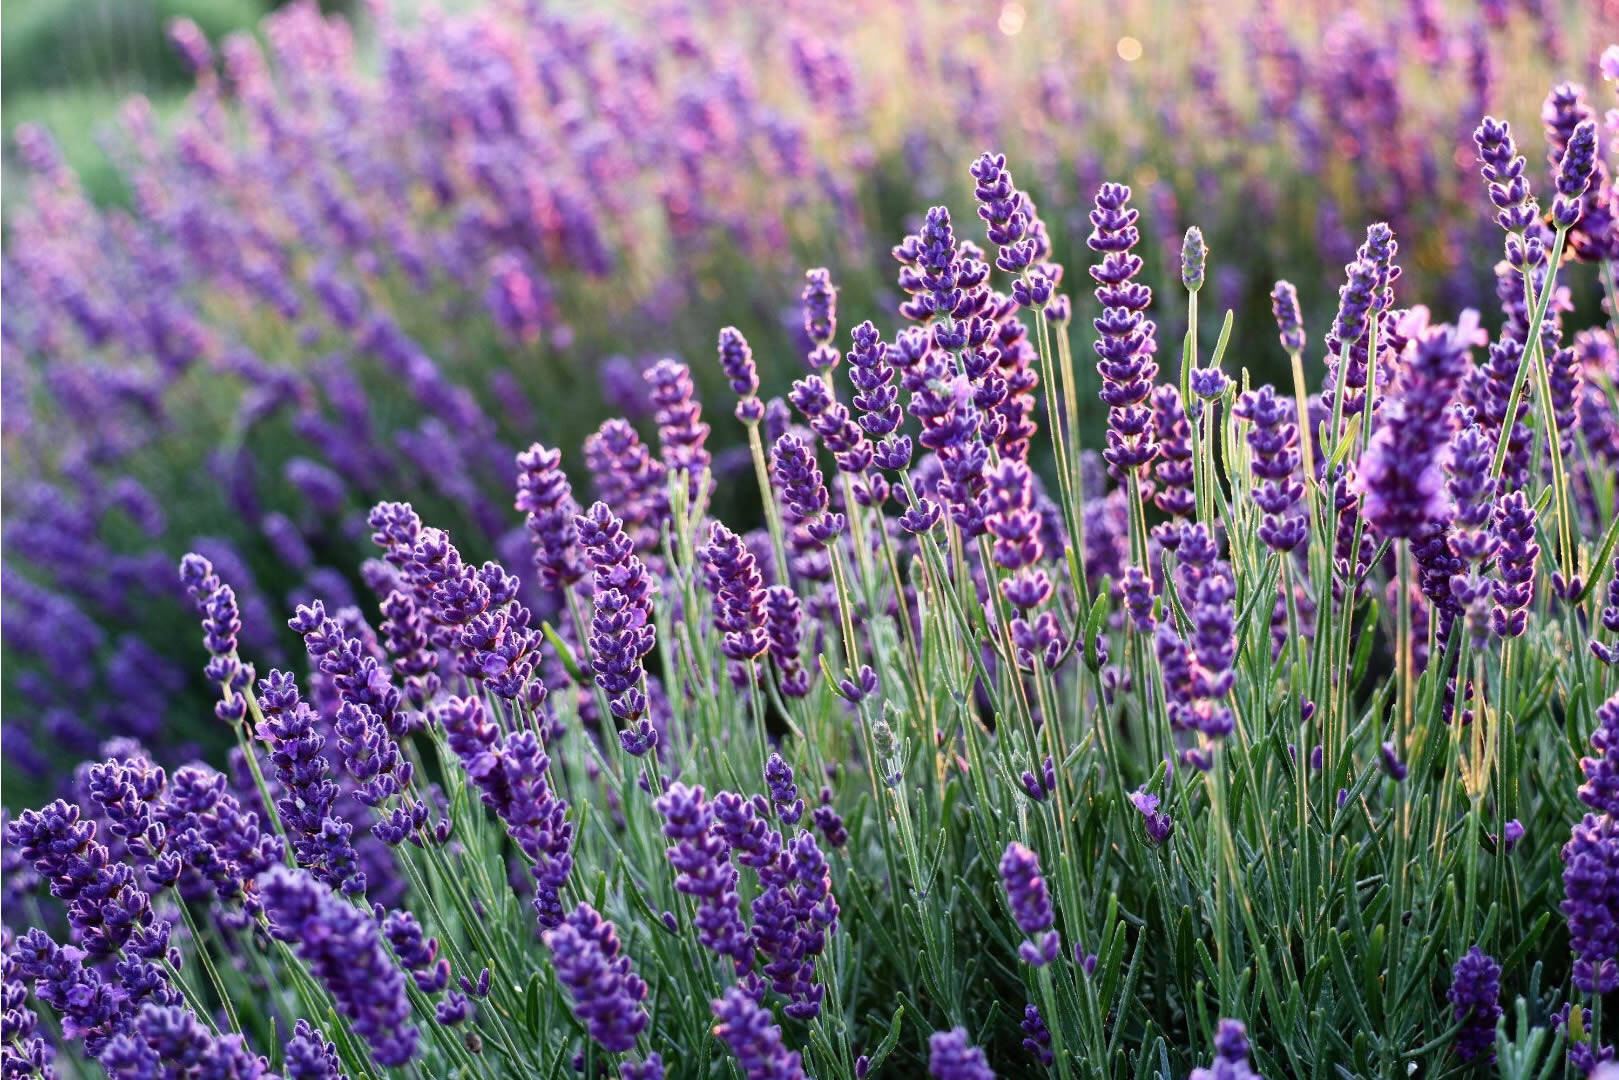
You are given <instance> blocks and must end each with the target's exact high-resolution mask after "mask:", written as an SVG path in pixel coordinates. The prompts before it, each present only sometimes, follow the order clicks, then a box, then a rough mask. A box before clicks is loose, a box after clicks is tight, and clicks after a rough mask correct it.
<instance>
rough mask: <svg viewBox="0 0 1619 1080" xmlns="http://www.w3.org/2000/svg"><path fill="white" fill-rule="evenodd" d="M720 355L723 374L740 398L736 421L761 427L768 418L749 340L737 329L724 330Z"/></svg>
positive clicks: (722, 329)
mask: <svg viewBox="0 0 1619 1080" xmlns="http://www.w3.org/2000/svg"><path fill="white" fill-rule="evenodd" d="M719 354H720V370H722V371H724V372H725V377H726V378H727V379H728V380H730V383H731V390H732V391H733V392H734V393H735V394H736V395H737V398H738V400H737V403H736V418H737V419H738V420H740V421H742V422H743V423H744V424H756V423H758V422H759V420H760V419H761V418H763V416H764V414H765V407H764V403H763V402H761V401H760V400H759V369H758V367H757V366H756V365H755V364H754V362H753V350H752V349H751V348H749V347H748V339H747V338H745V337H743V336H742V331H740V330H738V329H737V328H736V327H734V326H726V327H722V328H721V329H720V341H719Z"/></svg>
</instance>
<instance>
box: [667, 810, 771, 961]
mask: <svg viewBox="0 0 1619 1080" xmlns="http://www.w3.org/2000/svg"><path fill="white" fill-rule="evenodd" d="M657 808H658V813H659V814H661V815H663V822H664V824H663V835H664V836H665V837H666V838H667V839H669V840H670V841H673V843H672V844H671V845H670V847H669V848H668V849H667V854H668V856H669V864H670V865H671V866H673V867H674V868H675V872H676V873H675V888H676V889H677V890H679V891H680V892H683V893H685V894H686V895H687V896H690V897H693V898H695V899H696V901H697V942H698V944H700V945H702V946H703V947H704V948H707V949H712V950H713V951H714V952H716V953H718V954H720V955H721V956H725V957H729V958H730V959H731V962H732V964H733V965H734V966H735V968H736V974H737V975H738V976H739V977H740V976H742V975H745V974H747V972H748V970H749V969H750V968H752V967H753V942H752V941H751V940H750V939H749V937H748V930H747V927H746V926H744V925H743V923H742V910H741V900H740V899H738V897H737V893H736V884H737V877H738V875H737V871H736V867H734V866H732V865H731V862H730V860H729V859H728V858H727V852H728V848H727V845H726V843H725V840H724V838H723V837H722V836H721V834H720V832H719V830H717V829H716V828H715V827H714V808H713V806H712V804H710V803H708V802H705V801H704V800H703V789H702V788H701V787H695V788H689V787H687V786H686V785H685V784H682V783H680V782H679V781H676V782H675V783H674V784H672V785H670V787H669V790H668V791H667V792H666V793H664V794H663V795H662V796H661V797H660V798H659V799H658V800H657Z"/></svg>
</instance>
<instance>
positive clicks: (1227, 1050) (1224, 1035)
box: [1187, 1020, 1261, 1080]
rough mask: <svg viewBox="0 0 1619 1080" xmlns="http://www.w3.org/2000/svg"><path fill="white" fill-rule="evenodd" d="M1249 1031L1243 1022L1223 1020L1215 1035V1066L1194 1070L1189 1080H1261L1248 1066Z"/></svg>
mask: <svg viewBox="0 0 1619 1080" xmlns="http://www.w3.org/2000/svg"><path fill="white" fill-rule="evenodd" d="M1248 1052H1249V1049H1248V1029H1247V1028H1246V1027H1245V1026H1244V1025H1243V1023H1242V1021H1241V1020H1221V1021H1220V1024H1219V1027H1218V1028H1216V1030H1215V1033H1214V1065H1213V1066H1212V1067H1210V1068H1206V1069H1204V1068H1197V1069H1193V1070H1192V1072H1191V1075H1190V1076H1189V1077H1187V1080H1261V1078H1260V1076H1259V1074H1258V1073H1256V1072H1254V1070H1253V1068H1252V1067H1251V1066H1250V1065H1249V1064H1248Z"/></svg>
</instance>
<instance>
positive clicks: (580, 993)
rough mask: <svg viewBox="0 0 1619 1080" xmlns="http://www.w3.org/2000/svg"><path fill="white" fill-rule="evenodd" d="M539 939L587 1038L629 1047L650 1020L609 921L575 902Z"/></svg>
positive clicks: (615, 1048)
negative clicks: (563, 917) (553, 926)
mask: <svg viewBox="0 0 1619 1080" xmlns="http://www.w3.org/2000/svg"><path fill="white" fill-rule="evenodd" d="M544 938H545V944H546V946H547V947H548V948H549V949H550V950H551V962H552V964H553V965H554V966H555V968H556V973H557V981H558V982H560V983H561V984H562V985H563V986H565V987H567V988H568V996H569V997H570V998H572V999H573V1014H574V1016H576V1017H578V1018H579V1021H580V1023H582V1024H584V1025H585V1029H586V1030H587V1031H589V1032H590V1037H591V1038H593V1039H595V1040H596V1041H597V1042H598V1043H600V1044H601V1045H602V1046H603V1047H604V1048H606V1049H607V1050H609V1051H611V1052H613V1053H622V1052H624V1051H626V1050H633V1049H634V1048H635V1040H636V1037H637V1036H639V1035H640V1034H641V1032H643V1031H645V1030H646V1026H647V1024H648V1023H649V1022H650V1018H649V1017H648V1016H647V1012H646V1006H645V1005H644V1004H643V1002H644V1001H645V1000H646V990H647V987H646V983H645V982H643V981H642V980H641V978H640V976H638V975H636V974H635V972H634V971H632V970H631V968H630V958H629V957H628V956H625V955H623V951H622V948H621V946H620V945H619V942H618V931H617V930H615V929H614V928H613V924H612V923H610V922H608V921H607V920H606V919H604V918H602V917H601V915H600V914H599V913H598V912H597V911H596V909H595V908H593V907H591V906H590V905H589V904H580V905H579V906H578V907H576V908H574V909H573V911H572V912H571V913H570V914H569V915H568V917H567V918H566V919H564V920H563V921H562V923H561V925H559V926H557V927H555V928H553V929H551V930H547V931H546V932H545V935H544Z"/></svg>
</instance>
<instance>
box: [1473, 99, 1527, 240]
mask: <svg viewBox="0 0 1619 1080" xmlns="http://www.w3.org/2000/svg"><path fill="white" fill-rule="evenodd" d="M1473 144H1474V145H1475V146H1477V147H1478V159H1479V162H1480V163H1481V164H1482V165H1483V168H1482V170H1481V171H1482V173H1483V174H1484V183H1485V189H1486V191H1487V192H1488V193H1489V196H1490V202H1491V203H1493V204H1494V205H1495V209H1496V216H1495V220H1496V222H1497V223H1498V224H1499V225H1500V226H1501V228H1503V229H1505V230H1506V231H1507V232H1509V233H1522V232H1524V230H1526V229H1528V228H1529V226H1530V225H1531V224H1533V223H1534V222H1535V221H1536V219H1538V218H1539V217H1540V207H1539V205H1538V204H1537V203H1536V202H1535V198H1534V195H1533V194H1531V192H1530V189H1529V178H1528V177H1527V176H1525V175H1524V170H1525V168H1526V167H1527V164H1528V163H1527V162H1526V161H1525V160H1524V158H1523V156H1522V155H1521V154H1519V153H1518V147H1517V144H1516V143H1514V142H1513V139H1512V125H1511V124H1508V123H1507V122H1506V121H1505V120H1496V119H1495V118H1494V117H1492V116H1486V117H1485V118H1484V121H1483V122H1482V123H1481V124H1479V126H1478V130H1476V131H1474V132H1473ZM1520 252H1521V249H1520ZM1508 261H1509V262H1515V263H1518V264H1521V263H1522V262H1523V259H1522V257H1521V253H1520V257H1519V258H1518V259H1516V260H1513V259H1512V258H1511V257H1510V254H1509V256H1508Z"/></svg>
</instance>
